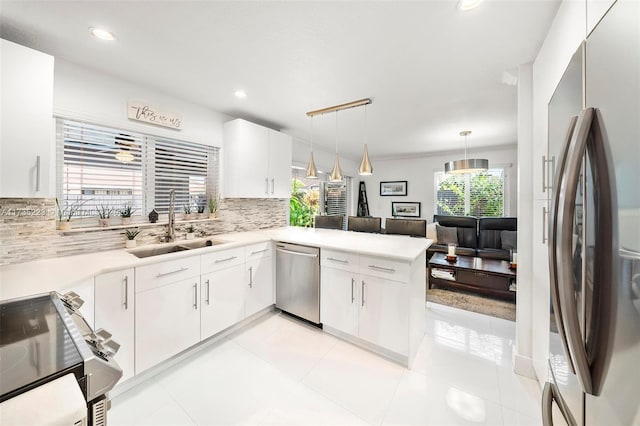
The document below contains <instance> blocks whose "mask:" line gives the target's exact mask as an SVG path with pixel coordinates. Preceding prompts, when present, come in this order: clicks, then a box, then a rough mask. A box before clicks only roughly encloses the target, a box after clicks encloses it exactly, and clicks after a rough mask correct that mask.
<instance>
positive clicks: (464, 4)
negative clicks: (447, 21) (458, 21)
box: [458, 0, 482, 10]
mask: <svg viewBox="0 0 640 426" xmlns="http://www.w3.org/2000/svg"><path fill="white" fill-rule="evenodd" d="M481 2H482V0H460V1H459V2H458V9H460V10H471V9H473V8H475V7H477V6H478V5H479V4H480V3H481Z"/></svg>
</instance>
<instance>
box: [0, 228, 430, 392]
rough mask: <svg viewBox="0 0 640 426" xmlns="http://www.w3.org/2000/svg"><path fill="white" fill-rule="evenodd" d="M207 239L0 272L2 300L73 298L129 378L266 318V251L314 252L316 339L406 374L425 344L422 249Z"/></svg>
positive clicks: (360, 236) (409, 243)
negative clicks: (104, 333)
mask: <svg viewBox="0 0 640 426" xmlns="http://www.w3.org/2000/svg"><path fill="white" fill-rule="evenodd" d="M207 239H211V240H215V242H216V243H217V244H214V245H213V246H210V247H202V248H197V249H191V250H184V251H177V252H173V253H167V254H162V255H158V256H151V257H145V258H138V257H136V256H135V255H134V254H133V253H135V252H137V251H140V250H142V249H146V248H147V247H141V248H139V249H134V250H124V249H122V250H111V251H103V252H96V253H90V254H83V255H78V256H69V257H60V258H53V259H44V260H38V261H33V262H28V263H22V264H16V265H8V266H4V267H2V268H0V300H6V299H11V298H15V297H22V296H26V295H32V294H37V293H42V292H46V291H51V290H57V291H60V292H66V291H68V290H73V291H75V292H76V293H78V294H80V296H81V297H82V298H83V299H84V300H85V306H84V307H83V310H84V312H83V314H84V316H85V318H88V320H89V321H91V322H93V324H91V325H92V326H95V327H96V328H105V329H107V330H108V331H110V332H111V333H112V334H113V336H114V340H116V341H118V343H120V344H121V345H122V347H123V349H125V350H121V351H120V352H119V353H118V355H117V356H116V360H117V361H118V363H119V364H120V365H121V367H122V368H123V371H124V378H125V379H128V378H131V377H133V376H134V375H138V374H140V373H141V372H143V371H146V370H148V369H150V368H152V367H155V366H157V365H159V364H161V363H162V362H164V361H165V360H167V359H169V358H172V357H174V356H175V355H177V354H179V353H182V352H184V351H186V350H188V349H190V348H192V347H195V346H196V345H198V344H199V343H200V342H204V341H205V340H207V341H209V340H212V339H211V338H213V339H215V338H216V337H220V336H222V335H226V334H228V333H229V332H230V331H232V330H235V329H237V328H239V327H242V326H244V325H246V324H247V323H248V322H250V321H253V320H254V319H256V318H257V317H259V316H261V315H263V314H264V313H266V312H268V311H270V310H272V309H273V306H274V301H275V281H274V280H275V255H274V254H273V251H274V250H273V242H279V241H281V242H287V243H293V244H301V245H306V246H313V247H318V248H320V253H321V254H320V268H321V284H320V293H321V297H320V312H321V322H322V323H323V328H324V330H325V331H326V332H328V333H331V334H334V335H336V336H338V337H340V338H343V339H345V340H348V341H350V342H352V343H355V344H357V345H359V346H362V347H365V348H367V349H369V350H372V351H374V352H377V353H379V354H381V355H383V356H386V357H387V358H391V359H393V360H395V361H397V362H399V363H401V364H404V365H407V366H410V365H411V363H412V361H413V358H414V357H415V354H416V352H417V349H418V345H419V344H420V342H421V340H422V337H423V335H424V327H425V324H424V309H425V299H424V292H425V280H426V269H425V264H426V258H425V256H426V249H427V248H428V247H429V245H430V244H431V240H427V239H422V238H411V237H405V236H397V235H380V234H375V235H374V234H364V233H356V232H346V231H336V230H325V229H308V228H296V227H287V228H276V229H268V230H262V231H254V232H242V233H229V234H219V235H215V236H212V237H206V238H204V239H203V240H207ZM180 243H184V241H180V242H176V243H172V244H175V245H178V244H180ZM158 246H160V245H158ZM165 246H166V245H165ZM165 316H166V318H165ZM134 331H135V333H134Z"/></svg>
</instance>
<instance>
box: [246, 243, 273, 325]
mask: <svg viewBox="0 0 640 426" xmlns="http://www.w3.org/2000/svg"><path fill="white" fill-rule="evenodd" d="M244 282H245V285H246V287H245V300H244V309H245V313H244V315H245V317H248V316H250V315H253V314H255V313H256V312H258V311H259V310H261V309H264V308H266V307H267V306H270V305H273V303H274V297H275V294H274V291H273V257H271V256H267V257H262V258H260V259H252V260H248V261H247V263H246V266H245V281H244Z"/></svg>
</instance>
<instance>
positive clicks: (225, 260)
mask: <svg viewBox="0 0 640 426" xmlns="http://www.w3.org/2000/svg"><path fill="white" fill-rule="evenodd" d="M237 257H238V256H231V257H225V258H224V259H216V260H215V262H213V263H219V262H228V261H229V260H233V259H236V258H237Z"/></svg>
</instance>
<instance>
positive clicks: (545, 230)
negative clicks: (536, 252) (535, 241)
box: [542, 206, 549, 244]
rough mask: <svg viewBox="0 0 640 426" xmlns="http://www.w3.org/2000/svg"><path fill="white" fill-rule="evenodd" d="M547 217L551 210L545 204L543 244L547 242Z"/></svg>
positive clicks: (543, 212) (543, 210)
mask: <svg viewBox="0 0 640 426" xmlns="http://www.w3.org/2000/svg"><path fill="white" fill-rule="evenodd" d="M547 217H549V212H548V211H547V208H546V207H545V206H543V207H542V244H546V243H547Z"/></svg>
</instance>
